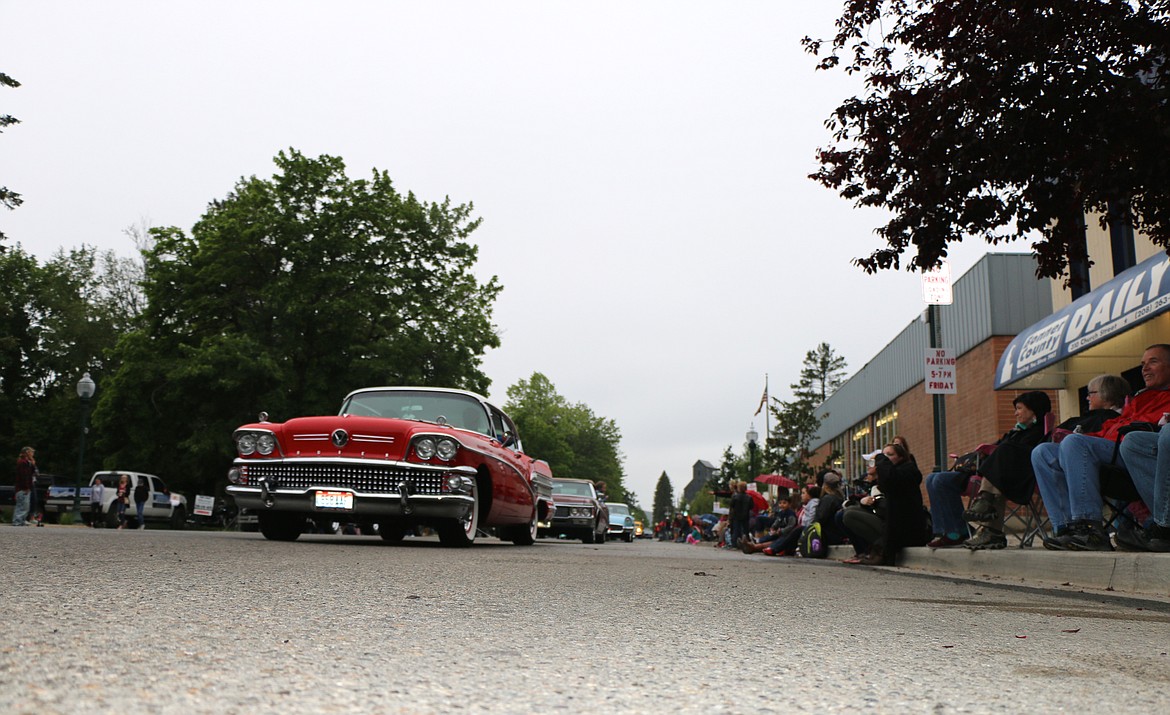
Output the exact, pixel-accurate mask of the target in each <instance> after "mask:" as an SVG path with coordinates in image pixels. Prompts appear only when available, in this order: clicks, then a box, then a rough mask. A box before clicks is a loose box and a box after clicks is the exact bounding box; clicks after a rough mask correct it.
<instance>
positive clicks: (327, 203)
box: [94, 150, 500, 492]
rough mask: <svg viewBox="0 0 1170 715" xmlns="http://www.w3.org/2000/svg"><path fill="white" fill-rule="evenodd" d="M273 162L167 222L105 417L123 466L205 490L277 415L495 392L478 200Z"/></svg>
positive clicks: (491, 287) (110, 446) (490, 294)
mask: <svg viewBox="0 0 1170 715" xmlns="http://www.w3.org/2000/svg"><path fill="white" fill-rule="evenodd" d="M275 164H276V167H277V172H276V173H275V174H274V175H273V176H272V177H271V178H267V179H260V178H256V177H254V176H253V177H249V178H242V179H240V180H239V181H238V182H237V183H236V185H235V188H234V189H233V190H232V191H231V192H230V193H229V194H228V195H227V196H226V197H225V198H223V199H220V200H216V201H213V202H212V203H211V204H210V205H209V206H208V208H207V211H206V212H205V213H204V215H203V217H202V218H201V219H200V220H199V221H198V222H197V223H196V224H195V226H194V227H193V228H192V230H191V232H190V234H187V233H186V232H184V231H182V230H180V229H178V228H174V227H171V228H156V229H151V231H150V233H151V238H152V242H148V244H149V245H147V246H146V247H145V249H146V250H145V254H144V255H145V281H144V289H145V295H146V298H147V307H146V310H145V312H144V315H143V321H142V324H141V327H139V328H138V329H136V330H134V331H132V332H130V333H128V334H126V335H125V337H124V338H123V339H122V341H121V342H120V343H119V345H118V355H117V357H118V358H119V362H120V364H119V368H118V370H117V371H116V372H115V373H114V374H112V375H110V376H109V377H108V379H107V380H106V384H105V389H104V391H103V396H102V399H101V400H100V402H99V406H98V410H97V412H96V413H95V416H94V418H95V421H96V422H97V423H98V424H99V426H100V427H101V431H102V435H103V441H102V442H101V444H100V445H99V446H100V447H102V448H103V449H104V450H105V453H106V454H107V455H108V456H107V460H108V462H109V463H111V464H117V465H121V466H124V467H125V466H128V465H133V466H135V467H137V468H140V469H147V470H156V471H157V472H158V473H159V474H161V475H164V476H167V477H170V479H171V481H172V482H174V483H177V484H179V485H180V486H183V487H185V488H197V489H200V490H203V491H205V492H207V491H209V490H212V489H214V488H215V485H216V483H221V482H222V477H223V475H224V474H225V473H226V470H227V466H228V465H229V464H230V461H231V456H232V450H231V439H230V435H231V431H232V429H233V428H234V427H235V426H237V425H238V424H240V423H241V422H244V421H248V420H253V419H255V417H256V414H257V412H259V411H261V410H264V411H267V412H269V413H270V414H271V416H272V418H273V419H278V420H283V419H287V418H290V417H295V416H298V415H303V414H321V413H331V412H333V411H335V410H336V409H337V406H338V405H339V404H340V401H341V398H342V397H343V396H344V395H345V394H346V393H347V392H348V391H350V390H352V389H354V388H357V387H364V386H369V385H387V384H413V385H441V386H449V387H461V388H467V389H471V390H476V391H481V392H483V391H486V390H487V387H488V384H489V380H488V378H487V377H486V375H484V373H483V372H482V370H481V369H480V368H481V361H482V356H483V353H484V352H485V351H486V350H487V349H488V348H491V347H496V346H498V345H499V338H498V336H497V334H496V331H495V328H494V326H493V325H492V323H491V308H492V305H493V302H494V300H495V298H496V296H497V294H498V292H499V290H500V286H499V284H498V283H497V281H496V279H495V278H494V277H493V278H491V279H490V280H488V281H486V282H480V281H478V280H477V279H476V278H475V276H474V275H473V273H472V269H473V267H474V265H475V261H476V258H477V254H478V249H477V247H476V246H475V245H473V244H472V243H471V242H470V241H469V240H468V239H469V236H470V234H471V233H472V232H473V231H474V230H475V228H476V227H477V226H478V225H479V220H478V219H474V218H473V217H472V207H471V206H470V205H469V204H468V205H453V204H452V203H451V202H450V201H449V200H444V201H442V202H439V203H428V202H424V201H420V200H418V199H417V198H415V196H414V195H413V194H410V193H407V194H405V195H403V194H401V193H399V192H398V191H397V190H396V189H395V188H394V185H393V183H392V182H391V180H390V177H389V175H388V174H387V173H386V172H384V171H378V170H374V171H373V172H372V174H371V175H370V176H369V178H366V179H352V178H350V177H349V176H347V174H346V171H345V164H344V162H343V161H342V160H341V159H340V158H337V157H331V156H321V157H318V158H310V157H306V156H304V155H303V154H301V153H300V152H298V151H295V150H289V151H287V152H281V153H280V154H279V155H278V156H277V157H276V158H275Z"/></svg>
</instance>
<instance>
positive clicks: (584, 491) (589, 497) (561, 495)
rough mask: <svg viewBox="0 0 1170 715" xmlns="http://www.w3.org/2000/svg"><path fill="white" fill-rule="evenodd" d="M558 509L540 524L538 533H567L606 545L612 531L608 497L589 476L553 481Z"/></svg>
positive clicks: (587, 542)
mask: <svg viewBox="0 0 1170 715" xmlns="http://www.w3.org/2000/svg"><path fill="white" fill-rule="evenodd" d="M552 491H553V499H555V500H556V510H555V511H554V512H553V514H552V516H551V518H550V519H548V520H547V521H544V522H542V523H541V524H540V529H539V530H538V535H539V536H540V537H542V538H543V537H545V536H552V537H558V536H565V537H568V538H572V539H580V540H581V541H583V542H584V543H586V544H604V543H605V535H606V532H607V531H608V530H609V509H607V508H606V506H605V499H604V498H602V497H601V496H600V495H599V494H598V493H597V488H596V487H595V486H594V484H593V482H591V481H589V480H587V479H554V480H552Z"/></svg>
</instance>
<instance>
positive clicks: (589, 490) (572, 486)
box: [553, 480, 593, 497]
mask: <svg viewBox="0 0 1170 715" xmlns="http://www.w3.org/2000/svg"><path fill="white" fill-rule="evenodd" d="M553 494H564V495H565V496H570V497H592V496H593V487H592V485H590V484H587V483H585V482H558V481H555V480H554V481H553Z"/></svg>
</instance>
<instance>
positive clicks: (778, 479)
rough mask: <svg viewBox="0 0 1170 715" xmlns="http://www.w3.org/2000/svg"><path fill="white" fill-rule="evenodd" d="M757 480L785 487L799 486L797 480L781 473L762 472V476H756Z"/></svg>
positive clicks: (794, 487)
mask: <svg viewBox="0 0 1170 715" xmlns="http://www.w3.org/2000/svg"><path fill="white" fill-rule="evenodd" d="M756 481H757V482H761V483H763V484H775V485H776V486H778V487H784V488H785V489H796V487H797V484H796V482H795V481H793V480H791V479H789V478H788V477H784V476H781V475H779V474H761V475H760V476H758V477H756Z"/></svg>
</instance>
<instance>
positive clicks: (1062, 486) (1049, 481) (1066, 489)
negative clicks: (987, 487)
mask: <svg viewBox="0 0 1170 715" xmlns="http://www.w3.org/2000/svg"><path fill="white" fill-rule="evenodd" d="M1142 380H1143V382H1145V385H1146V387H1145V389H1144V390H1141V391H1140V392H1138V393H1137V394H1136V395H1134V396H1133V398H1132V399H1130V401H1129V402H1128V403H1127V404H1126V405H1125V409H1124V410H1122V412H1121V414H1120V415H1118V416H1117V417H1115V418H1113V419H1111V420H1109V421H1108V422H1106V423H1105V424H1104V426H1102V428H1101V429H1100V430H1099V431H1097V432H1094V433H1091V434H1071V435H1069V436H1068V437H1065V438H1064V440H1063V441H1061V442H1060V443H1051V442H1050V443H1047V444H1042V445H1040V446H1039V447H1037V448H1036V449H1035V450H1033V451H1032V467H1033V468H1034V469H1035V470H1036V482H1037V485H1038V486H1039V487H1040V496H1041V497H1042V498H1043V499H1044V506H1045V508H1046V509H1047V510H1048V518H1049V519H1050V521H1051V523H1052V528H1053V536H1052V537H1051V538H1048V539H1045V540H1044V546H1045V547H1046V548H1049V549H1072V550H1075V551H1112V550H1113V544H1112V543H1110V541H1109V534H1108V533H1106V531H1105V527H1104V525H1103V524H1102V523H1101V519H1102V514H1101V507H1102V503H1103V499H1102V497H1101V477H1100V469H1101V465H1103V464H1111V463H1112V462H1113V460H1114V456H1115V450H1116V449H1117V446H1116V442H1117V441H1118V440H1119V439H1121V436H1120V434H1119V432H1118V431H1119V430H1120V429H1121V428H1122V427H1125V426H1126V425H1129V424H1132V423H1134V422H1149V423H1156V422H1158V421H1159V420H1160V419H1161V418H1162V415H1163V413H1165V412H1170V345H1166V344H1157V345H1151V346H1150V347H1148V348H1146V350H1145V352H1144V353H1143V354H1142ZM1131 436H1132V435H1131ZM1126 439H1127V440H1128V439H1129V438H1128V437H1126ZM1122 444H1124V442H1122Z"/></svg>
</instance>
